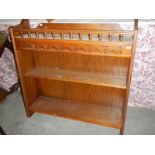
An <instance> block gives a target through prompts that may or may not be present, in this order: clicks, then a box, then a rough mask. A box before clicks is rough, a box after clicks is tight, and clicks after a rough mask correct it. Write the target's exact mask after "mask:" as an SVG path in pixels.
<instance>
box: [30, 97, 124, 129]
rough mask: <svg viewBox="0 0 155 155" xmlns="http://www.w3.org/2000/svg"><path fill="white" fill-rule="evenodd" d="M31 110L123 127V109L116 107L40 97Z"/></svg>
mask: <svg viewBox="0 0 155 155" xmlns="http://www.w3.org/2000/svg"><path fill="white" fill-rule="evenodd" d="M30 110H31V111H33V112H38V113H43V114H49V115H56V116H61V117H64V118H70V119H74V120H80V121H84V122H89V123H95V124H98V125H104V126H111V127H114V128H120V127H121V116H122V115H121V109H119V108H114V107H107V106H103V105H96V104H89V103H81V102H77V101H76V102H75V101H70V100H63V99H59V98H53V97H44V96H40V97H38V98H37V99H36V101H35V102H34V103H33V104H32V105H31V107H30Z"/></svg>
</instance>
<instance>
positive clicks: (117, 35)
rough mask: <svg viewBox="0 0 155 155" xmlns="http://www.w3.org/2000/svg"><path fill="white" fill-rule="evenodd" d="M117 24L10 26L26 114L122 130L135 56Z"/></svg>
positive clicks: (130, 39) (130, 33)
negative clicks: (72, 120)
mask: <svg viewBox="0 0 155 155" xmlns="http://www.w3.org/2000/svg"><path fill="white" fill-rule="evenodd" d="M137 27H138V20H135V21H134V28H133V30H123V29H122V28H121V27H120V26H119V25H118V24H97V23H96V24H82V23H81V24H79V23H76V24H75V23H42V24H40V25H38V27H37V28H30V26H29V20H22V22H21V24H20V25H18V26H15V27H11V28H10V33H11V38H12V42H13V46H14V50H15V57H16V64H17V68H18V73H19V77H20V82H21V88H22V94H23V99H24V105H25V109H26V113H27V116H28V117H30V116H31V115H32V114H33V113H34V112H38V113H43V114H49V115H55V116H61V117H65V118H70V119H75V120H80V121H84V122H89V123H94V124H98V125H103V126H108V127H113V128H117V129H120V134H123V131H124V125H125V118H126V111H127V104H128V95H129V90H130V82H131V75H132V68H133V61H134V55H135V46H136V39H137V32H138V28H137Z"/></svg>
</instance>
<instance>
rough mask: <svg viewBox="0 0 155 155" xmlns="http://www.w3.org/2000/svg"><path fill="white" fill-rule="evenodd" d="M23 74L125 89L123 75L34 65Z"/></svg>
mask: <svg viewBox="0 0 155 155" xmlns="http://www.w3.org/2000/svg"><path fill="white" fill-rule="evenodd" d="M25 76H28V77H33V78H44V79H52V80H61V81H67V82H77V83H84V84H92V85H99V86H108V87H114V88H121V89H126V78H125V77H123V76H116V75H111V74H104V73H99V72H85V71H75V70H74V71H73V70H67V69H58V68H43V67H36V68H33V69H32V70H31V71H29V72H28V73H26V74H25Z"/></svg>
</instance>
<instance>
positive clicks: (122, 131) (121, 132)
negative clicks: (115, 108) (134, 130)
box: [120, 127, 124, 135]
mask: <svg viewBox="0 0 155 155" xmlns="http://www.w3.org/2000/svg"><path fill="white" fill-rule="evenodd" d="M123 134H124V127H122V128H121V129H120V135H123Z"/></svg>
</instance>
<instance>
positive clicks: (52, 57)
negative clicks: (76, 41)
mask: <svg viewBox="0 0 155 155" xmlns="http://www.w3.org/2000/svg"><path fill="white" fill-rule="evenodd" d="M25 52H26V53H27V51H25ZM33 56H34V57H33V58H34V63H35V66H40V67H47V68H48V67H49V68H50V67H51V68H60V69H70V70H78V71H90V72H103V73H108V74H114V75H118V76H124V77H127V73H128V67H129V63H130V59H128V58H126V59H123V58H120V57H107V56H98V55H85V54H84V55H83V54H76V53H64V52H48V51H36V52H33ZM25 61H26V60H25Z"/></svg>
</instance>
